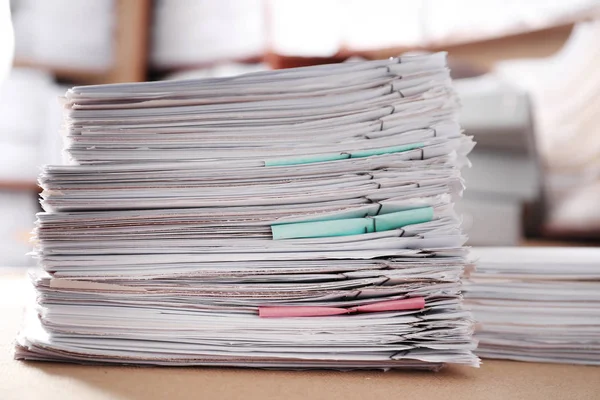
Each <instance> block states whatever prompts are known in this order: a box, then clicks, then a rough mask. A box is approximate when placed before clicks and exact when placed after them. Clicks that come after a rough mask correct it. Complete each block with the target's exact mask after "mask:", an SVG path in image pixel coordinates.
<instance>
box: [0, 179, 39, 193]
mask: <svg viewBox="0 0 600 400" xmlns="http://www.w3.org/2000/svg"><path fill="white" fill-rule="evenodd" d="M0 190H18V191H30V192H39V191H40V187H39V186H38V184H37V182H27V181H2V180H0Z"/></svg>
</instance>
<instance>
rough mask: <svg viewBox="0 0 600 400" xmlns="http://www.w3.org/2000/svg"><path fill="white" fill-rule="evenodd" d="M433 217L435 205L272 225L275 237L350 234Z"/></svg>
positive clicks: (419, 221)
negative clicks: (382, 213) (350, 216)
mask: <svg viewBox="0 0 600 400" xmlns="http://www.w3.org/2000/svg"><path fill="white" fill-rule="evenodd" d="M432 219H433V208H432V207H424V208H417V209H413V210H406V211H398V212H395V213H390V214H384V215H378V216H375V217H370V218H348V219H339V220H333V221H317V222H298V223H293V224H282V225H273V226H271V232H272V233H273V239H274V240H281V239H301V238H319V237H334V236H350V235H360V234H364V233H371V232H383V231H389V230H393V229H399V228H402V227H404V226H406V225H412V224H419V223H422V222H428V221H431V220H432Z"/></svg>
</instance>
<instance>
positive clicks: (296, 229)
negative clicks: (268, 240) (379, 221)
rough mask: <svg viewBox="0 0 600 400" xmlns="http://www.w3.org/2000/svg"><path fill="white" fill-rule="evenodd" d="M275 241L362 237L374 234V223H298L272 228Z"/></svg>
mask: <svg viewBox="0 0 600 400" xmlns="http://www.w3.org/2000/svg"><path fill="white" fill-rule="evenodd" d="M271 231H272V232H273V239H274V240H281V239H300V238H318V237H334V236H349V235H360V234H361V233H367V232H373V221H372V220H371V221H370V220H369V219H368V218H350V219H338V220H333V221H317V222H298V223H294V224H283V225H273V226H271Z"/></svg>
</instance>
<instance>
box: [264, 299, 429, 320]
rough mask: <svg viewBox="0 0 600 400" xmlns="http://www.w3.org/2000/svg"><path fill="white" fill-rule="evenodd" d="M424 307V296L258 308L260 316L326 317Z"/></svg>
mask: <svg viewBox="0 0 600 400" xmlns="http://www.w3.org/2000/svg"><path fill="white" fill-rule="evenodd" d="M424 307H425V298H423V297H411V298H409V299H401V300H391V301H380V302H378V303H373V304H365V305H363V306H357V307H351V308H340V307H312V306H298V307H297V306H265V307H259V308H258V315H259V317H261V318H294V317H326V316H332V315H341V314H353V313H370V312H382V311H406V310H420V309H422V308H424Z"/></svg>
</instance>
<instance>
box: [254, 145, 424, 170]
mask: <svg viewBox="0 0 600 400" xmlns="http://www.w3.org/2000/svg"><path fill="white" fill-rule="evenodd" d="M424 146H425V143H412V144H404V145H401V146H392V147H382V148H379V149H368V150H357V151H353V152H352V153H334V154H316V155H312V156H301V157H292V158H280V159H277V160H267V161H265V166H266V167H282V166H287V165H300V164H312V163H318V162H326V161H338V160H345V159H348V158H364V157H371V156H381V155H384V154H393V153H402V152H404V151H409V150H414V149H420V148H421V147H424Z"/></svg>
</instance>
